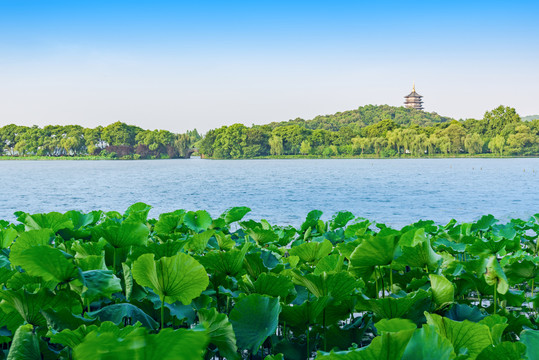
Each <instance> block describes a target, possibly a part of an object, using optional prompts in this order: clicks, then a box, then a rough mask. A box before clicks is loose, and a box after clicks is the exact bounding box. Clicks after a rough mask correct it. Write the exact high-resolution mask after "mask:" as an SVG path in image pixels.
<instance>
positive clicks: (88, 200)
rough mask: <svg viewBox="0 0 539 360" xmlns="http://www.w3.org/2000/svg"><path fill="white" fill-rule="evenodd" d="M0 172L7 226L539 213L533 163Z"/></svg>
mask: <svg viewBox="0 0 539 360" xmlns="http://www.w3.org/2000/svg"><path fill="white" fill-rule="evenodd" d="M0 170H1V171H0V181H1V183H2V184H3V186H2V187H1V188H0V219H5V220H10V221H14V220H15V216H14V215H13V212H15V211H18V210H22V211H25V212H30V213H38V212H50V211H60V212H65V211H68V210H72V209H76V210H82V211H90V210H96V209H102V210H117V211H120V212H123V211H124V210H125V209H126V208H127V207H128V206H129V205H131V204H132V203H135V202H138V201H142V202H145V203H147V204H150V205H152V206H153V209H152V211H151V212H150V216H151V217H157V216H158V215H159V213H162V212H168V211H172V210H175V209H187V210H198V209H205V210H208V211H209V212H210V214H211V215H212V216H213V217H217V216H218V215H219V214H221V213H222V212H223V211H224V210H226V209H227V208H229V207H232V206H248V207H250V208H251V209H252V212H251V213H250V214H249V215H248V217H249V218H253V219H256V220H259V219H267V220H268V221H269V222H270V223H274V224H293V225H299V224H301V223H302V221H303V219H304V218H305V216H306V214H307V213H308V212H309V211H310V210H313V209H319V210H322V211H323V212H324V219H329V218H331V216H332V215H333V214H334V213H335V212H337V211H340V210H348V211H351V212H353V213H354V214H355V215H356V216H361V217H365V218H368V219H371V220H375V221H378V222H382V223H386V224H388V225H392V226H396V227H400V226H404V225H406V224H409V223H412V222H415V221H417V220H419V219H432V220H435V221H436V222H437V223H441V224H444V223H447V222H448V221H449V220H450V219H452V218H455V219H457V220H459V221H472V220H476V219H478V218H479V217H481V215H484V214H493V215H494V216H496V217H497V218H498V219H500V220H502V221H507V220H508V219H510V218H515V217H518V218H523V219H527V218H528V217H529V216H531V215H533V214H535V213H538V212H539V191H538V185H539V178H538V172H539V159H537V158H517V159H480V158H475V159H463V158H459V159H376V160H373V159H350V160H345V159H342V160H340V159H339V160H337V159H328V160H303V159H297V160H203V159H189V160H148V161H140V160H139V161H91V160H89V161H0Z"/></svg>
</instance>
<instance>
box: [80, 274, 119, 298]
mask: <svg viewBox="0 0 539 360" xmlns="http://www.w3.org/2000/svg"><path fill="white" fill-rule="evenodd" d="M82 279H83V284H84V289H83V291H82V293H81V296H82V297H83V298H84V299H85V300H86V301H88V302H93V301H95V300H97V299H101V298H110V297H111V295H112V294H114V293H117V292H120V291H122V285H121V283H120V279H118V278H117V277H116V276H115V275H114V274H113V273H112V271H111V270H89V271H83V272H82Z"/></svg>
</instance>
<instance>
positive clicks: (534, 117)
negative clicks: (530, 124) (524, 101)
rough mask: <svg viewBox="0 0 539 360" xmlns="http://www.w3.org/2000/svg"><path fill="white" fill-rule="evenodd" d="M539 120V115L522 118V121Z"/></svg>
mask: <svg viewBox="0 0 539 360" xmlns="http://www.w3.org/2000/svg"><path fill="white" fill-rule="evenodd" d="M538 119H539V115H528V116H524V117H523V118H522V121H533V120H538Z"/></svg>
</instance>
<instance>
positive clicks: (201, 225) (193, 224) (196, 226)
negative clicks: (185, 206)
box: [183, 210, 212, 233]
mask: <svg viewBox="0 0 539 360" xmlns="http://www.w3.org/2000/svg"><path fill="white" fill-rule="evenodd" d="M183 223H184V224H185V226H187V227H188V228H189V229H191V230H193V231H194V232H197V233H198V232H201V231H204V230H207V229H208V228H209V227H210V226H211V223H212V219H211V216H210V214H209V213H208V212H207V211H205V210H198V211H189V212H188V213H187V214H185V216H184V218H183Z"/></svg>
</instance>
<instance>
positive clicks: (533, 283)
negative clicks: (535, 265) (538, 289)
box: [531, 278, 535, 298]
mask: <svg viewBox="0 0 539 360" xmlns="http://www.w3.org/2000/svg"><path fill="white" fill-rule="evenodd" d="M534 289H535V278H533V279H532V296H531V297H532V298H533V293H534V291H533V290H534Z"/></svg>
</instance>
